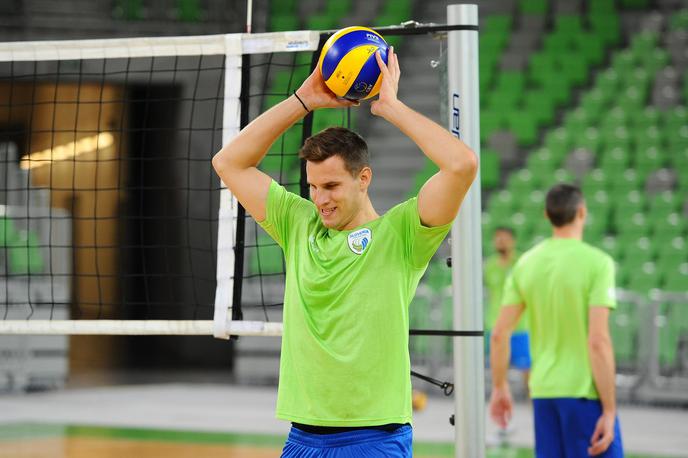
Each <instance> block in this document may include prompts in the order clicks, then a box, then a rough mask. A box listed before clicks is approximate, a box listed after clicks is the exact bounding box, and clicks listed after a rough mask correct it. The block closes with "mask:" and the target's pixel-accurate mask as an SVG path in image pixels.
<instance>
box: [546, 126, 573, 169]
mask: <svg viewBox="0 0 688 458" xmlns="http://www.w3.org/2000/svg"><path fill="white" fill-rule="evenodd" d="M572 144H573V138H572V135H571V133H570V132H569V130H568V129H567V128H561V127H559V128H557V129H554V130H551V131H549V132H548V133H547V134H546V135H545V139H544V146H545V148H546V149H547V150H548V151H549V153H550V154H551V156H552V160H553V161H554V162H557V163H561V161H562V160H563V159H564V158H565V157H566V156H567V155H568V154H569V152H570V150H571V147H572Z"/></svg>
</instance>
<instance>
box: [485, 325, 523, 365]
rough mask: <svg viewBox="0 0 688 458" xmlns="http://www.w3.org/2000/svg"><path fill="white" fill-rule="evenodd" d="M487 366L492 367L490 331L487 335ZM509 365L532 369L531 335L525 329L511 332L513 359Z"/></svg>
mask: <svg viewBox="0 0 688 458" xmlns="http://www.w3.org/2000/svg"><path fill="white" fill-rule="evenodd" d="M486 342H487V343H486V351H487V355H488V356H487V358H486V359H485V361H487V367H490V356H489V355H490V333H489V332H488V333H487V335H486ZM509 365H510V366H511V367H513V368H514V369H519V370H522V371H527V370H530V365H531V363H530V337H529V336H528V333H527V332H525V331H516V332H514V333H513V334H511V359H510V361H509Z"/></svg>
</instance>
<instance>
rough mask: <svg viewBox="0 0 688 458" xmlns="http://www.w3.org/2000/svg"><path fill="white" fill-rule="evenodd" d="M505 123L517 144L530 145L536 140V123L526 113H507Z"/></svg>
mask: <svg viewBox="0 0 688 458" xmlns="http://www.w3.org/2000/svg"><path fill="white" fill-rule="evenodd" d="M507 123H508V125H509V128H510V129H511V131H512V132H513V134H514V136H515V137H516V140H517V142H518V144H519V145H521V146H531V145H533V144H534V143H535V141H536V140H537V136H538V124H537V121H536V120H535V119H534V118H533V117H532V116H530V115H529V114H528V113H523V112H513V113H509V115H508V117H507Z"/></svg>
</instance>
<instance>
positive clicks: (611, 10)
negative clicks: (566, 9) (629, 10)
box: [588, 0, 616, 15]
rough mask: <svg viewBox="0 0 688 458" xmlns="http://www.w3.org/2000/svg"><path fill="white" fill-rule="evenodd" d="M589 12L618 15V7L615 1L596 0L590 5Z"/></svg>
mask: <svg viewBox="0 0 688 458" xmlns="http://www.w3.org/2000/svg"><path fill="white" fill-rule="evenodd" d="M588 10H589V11H590V13H591V14H600V13H602V14H609V15H615V14H616V5H615V2H614V0H595V1H594V2H590V4H588Z"/></svg>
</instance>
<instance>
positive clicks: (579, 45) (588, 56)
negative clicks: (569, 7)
mask: <svg viewBox="0 0 688 458" xmlns="http://www.w3.org/2000/svg"><path fill="white" fill-rule="evenodd" d="M573 44H574V46H575V47H576V50H577V51H578V54H579V55H580V56H582V57H583V58H584V59H585V60H586V61H587V63H588V64H589V65H595V66H596V65H600V64H601V63H602V62H604V58H605V51H606V50H605V47H604V43H602V42H601V41H600V40H599V39H598V37H597V36H596V35H594V34H592V33H584V32H582V33H578V34H577V35H576V39H575V41H574V43H573Z"/></svg>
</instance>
